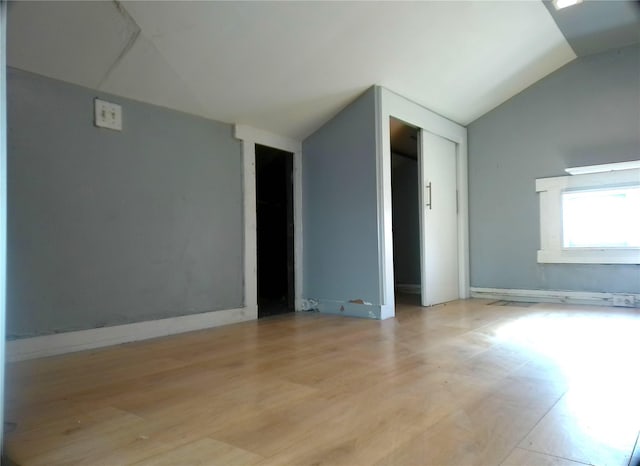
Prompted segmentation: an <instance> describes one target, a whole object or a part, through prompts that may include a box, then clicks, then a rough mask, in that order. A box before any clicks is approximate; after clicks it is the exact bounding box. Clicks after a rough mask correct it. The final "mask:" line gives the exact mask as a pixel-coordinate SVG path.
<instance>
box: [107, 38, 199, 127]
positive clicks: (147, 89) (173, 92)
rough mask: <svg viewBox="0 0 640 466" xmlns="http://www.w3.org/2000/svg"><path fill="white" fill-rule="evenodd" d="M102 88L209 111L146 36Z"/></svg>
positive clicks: (194, 111) (165, 104)
mask: <svg viewBox="0 0 640 466" xmlns="http://www.w3.org/2000/svg"><path fill="white" fill-rule="evenodd" d="M100 90H101V91H105V92H109V93H112V94H117V95H121V96H123V97H129V98H131V99H135V100H140V101H142V102H153V103H154V104H155V105H160V106H163V107H167V108H174V109H180V110H181V111H183V112H187V113H192V114H195V115H201V116H204V115H206V114H207V112H205V110H204V108H203V106H202V105H200V103H199V101H198V98H197V97H196V95H195V94H193V92H192V90H191V88H190V87H189V86H187V85H185V83H184V82H182V78H181V77H180V76H179V75H178V74H177V73H176V72H175V71H174V70H173V69H172V68H171V66H170V65H169V64H168V63H167V61H166V60H165V59H164V57H162V55H160V53H159V52H158V51H157V50H156V48H155V46H154V45H153V43H152V42H151V41H150V40H149V39H147V38H146V37H144V36H139V37H138V39H137V40H136V41H135V43H134V44H133V46H132V47H131V49H130V50H129V52H128V53H127V54H126V55H125V56H124V57H122V59H121V60H120V61H119V62H118V66H116V67H114V69H113V70H112V71H111V73H109V75H108V76H107V77H106V78H105V80H104V82H103V84H102V85H101V86H100ZM168 90H170V92H168Z"/></svg>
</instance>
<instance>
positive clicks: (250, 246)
mask: <svg viewBox="0 0 640 466" xmlns="http://www.w3.org/2000/svg"><path fill="white" fill-rule="evenodd" d="M235 137H236V138H237V139H240V140H241V141H242V165H243V167H242V172H243V180H242V183H243V199H244V202H243V203H244V305H245V307H247V308H249V309H250V310H251V311H255V312H256V313H257V310H258V275H257V274H258V248H257V240H256V226H257V221H256V144H260V145H262V146H268V147H273V148H274V149H280V150H283V151H286V152H291V153H292V154H293V224H294V237H293V242H294V262H295V263H294V274H295V277H294V281H295V283H294V288H295V291H294V294H295V309H296V311H300V310H302V283H303V282H302V143H300V142H299V141H294V140H293V139H288V138H285V137H282V136H279V135H277V134H273V133H270V132H268V131H264V130H261V129H257V128H253V127H251V126H247V125H235ZM256 315H257V314H256Z"/></svg>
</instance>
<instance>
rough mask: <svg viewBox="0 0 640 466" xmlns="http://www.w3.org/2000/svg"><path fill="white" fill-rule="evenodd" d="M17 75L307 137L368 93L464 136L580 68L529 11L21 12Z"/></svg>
mask: <svg viewBox="0 0 640 466" xmlns="http://www.w3.org/2000/svg"><path fill="white" fill-rule="evenodd" d="M8 33H9V35H8V61H9V65H10V66H14V67H16V68H20V69H24V70H27V71H31V72H34V73H38V74H42V75H46V76H50V77H53V78H56V79H61V80H64V81H68V82H72V83H76V84H80V85H83V86H86V87H89V88H92V89H100V90H103V91H107V92H110V93H113V94H116V95H121V96H125V97H129V98H133V99H137V100H141V101H145V102H149V103H153V104H157V105H162V106H165V107H169V108H174V109H177V110H181V111H185V112H188V113H193V114H196V115H201V116H205V117H208V118H212V119H215V120H220V121H224V122H229V123H235V122H238V123H245V124H250V125H252V126H255V127H259V128H262V129H266V130H269V131H272V132H275V133H278V134H281V135H283V136H288V137H292V138H295V139H303V138H304V137H306V136H307V135H309V134H310V133H312V132H313V131H315V130H316V129H317V128H318V127H319V126H320V125H322V124H323V123H324V122H325V121H326V120H327V119H329V118H330V117H331V116H333V115H334V114H335V113H337V112H338V111H339V110H340V109H341V108H342V107H344V106H345V105H346V104H347V103H349V102H350V101H351V100H353V99H354V98H355V97H356V96H357V95H359V94H360V93H361V92H362V91H364V90H365V89H366V88H368V87H370V86H371V85H373V84H379V85H382V86H385V87H387V88H389V89H391V90H393V91H395V92H397V93H399V94H401V95H404V96H405V97H408V98H409V99H412V100H414V101H416V102H418V103H420V104H422V105H424V106H426V107H428V108H429V109H431V110H433V111H435V112H438V113H440V114H442V115H444V116H445V117H448V118H450V119H452V120H454V121H456V122H458V123H461V124H463V125H466V124H467V123H469V122H471V121H473V120H474V119H475V118H477V117H479V116H481V115H482V114H484V113H486V112H487V111H489V110H491V109H492V108H494V107H496V106H497V105H499V104H500V103H502V102H504V101H505V100H507V99H508V98H510V97H511V96H513V95H515V94H517V93H518V92H520V91H522V90H523V89H525V88H526V87H528V86H529V85H531V84H532V83H534V82H535V81H537V80H539V79H540V78H542V77H544V76H546V75H547V74H549V73H550V72H552V71H554V70H555V69H557V68H559V67H560V66H562V65H564V64H565V63H567V62H569V61H571V60H572V59H574V58H575V54H574V52H573V50H572V49H571V47H570V46H569V44H568V43H567V41H566V40H565V38H564V36H563V35H562V33H561V32H560V30H559V29H558V27H557V26H556V23H555V22H554V20H553V19H552V17H551V15H550V14H549V12H548V11H547V8H546V7H545V6H544V5H543V3H542V2H539V1H527V2H415V3H414V2H344V3H343V2H182V1H180V2H122V3H119V4H118V3H115V2H55V1H49V2H14V3H11V4H10V9H9V29H8Z"/></svg>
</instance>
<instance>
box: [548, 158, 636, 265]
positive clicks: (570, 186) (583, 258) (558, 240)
mask: <svg viewBox="0 0 640 466" xmlns="http://www.w3.org/2000/svg"><path fill="white" fill-rule="evenodd" d="M609 166H610V165H609ZM633 185H640V169H637V168H636V169H622V170H613V171H606V172H602V173H588V174H582V175H570V176H558V177H553V178H539V179H537V180H536V192H538V193H539V198H540V250H539V251H538V262H539V263H570V264H640V248H565V247H563V239H562V224H563V219H562V193H563V192H565V191H567V190H581V189H585V190H587V189H603V188H616V187H624V186H633ZM631 215H633V213H631Z"/></svg>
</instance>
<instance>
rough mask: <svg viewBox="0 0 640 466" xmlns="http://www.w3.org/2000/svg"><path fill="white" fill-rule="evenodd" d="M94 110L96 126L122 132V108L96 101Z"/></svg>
mask: <svg viewBox="0 0 640 466" xmlns="http://www.w3.org/2000/svg"><path fill="white" fill-rule="evenodd" d="M94 108H95V120H94V123H95V125H96V126H98V127H100V128H108V129H113V130H116V131H122V107H121V106H120V105H118V104H114V103H111V102H106V101H104V100H100V99H95V100H94Z"/></svg>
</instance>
